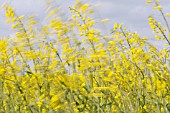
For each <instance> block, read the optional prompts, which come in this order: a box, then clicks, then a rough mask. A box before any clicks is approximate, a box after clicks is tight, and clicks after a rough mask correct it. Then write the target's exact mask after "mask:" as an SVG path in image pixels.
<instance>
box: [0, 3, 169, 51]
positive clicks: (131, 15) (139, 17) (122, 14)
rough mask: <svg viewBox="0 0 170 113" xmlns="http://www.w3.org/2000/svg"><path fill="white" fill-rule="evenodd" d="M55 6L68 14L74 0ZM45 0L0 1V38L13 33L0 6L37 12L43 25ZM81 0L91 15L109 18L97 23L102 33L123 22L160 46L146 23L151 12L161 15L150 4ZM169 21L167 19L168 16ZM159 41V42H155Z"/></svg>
mask: <svg viewBox="0 0 170 113" xmlns="http://www.w3.org/2000/svg"><path fill="white" fill-rule="evenodd" d="M53 1H54V4H55V5H56V6H60V7H61V8H62V10H63V11H64V12H65V14H66V15H68V17H69V15H70V12H69V9H68V7H69V6H73V4H74V2H75V0H53ZM49 2H50V1H49V0H0V37H7V36H12V35H14V31H13V30H12V29H11V27H10V25H7V24H6V22H5V11H4V10H3V8H2V5H3V4H4V3H8V4H9V5H11V6H12V7H13V8H14V9H15V12H16V13H17V14H18V15H25V16H31V15H37V19H38V22H39V23H41V24H44V23H45V22H46V21H45V16H46V12H45V11H46V8H47V4H48V3H49ZM82 2H84V3H89V4H91V5H94V9H95V14H94V18H95V19H98V20H102V19H105V18H109V19H110V21H109V22H108V23H107V24H106V25H104V26H101V29H103V31H104V32H106V31H110V29H111V28H112V27H113V24H114V23H124V26H125V27H126V28H127V29H128V30H129V31H131V32H138V33H139V34H140V35H141V36H147V38H148V39H149V40H150V41H151V42H152V43H153V44H154V45H156V46H157V47H160V48H162V47H163V46H162V44H163V43H164V42H161V43H162V44H160V43H158V42H157V41H155V39H153V37H154V35H153V32H152V30H151V28H150V26H149V24H148V16H149V15H152V16H154V17H156V18H157V20H159V21H162V22H163V19H162V16H161V14H160V13H159V12H158V11H154V10H153V6H152V5H146V1H145V0H82ZM160 4H161V5H162V7H163V11H164V13H168V12H170V9H169V7H170V1H169V0H161V2H160ZM168 21H170V18H169V19H168ZM159 42H160V41H159Z"/></svg>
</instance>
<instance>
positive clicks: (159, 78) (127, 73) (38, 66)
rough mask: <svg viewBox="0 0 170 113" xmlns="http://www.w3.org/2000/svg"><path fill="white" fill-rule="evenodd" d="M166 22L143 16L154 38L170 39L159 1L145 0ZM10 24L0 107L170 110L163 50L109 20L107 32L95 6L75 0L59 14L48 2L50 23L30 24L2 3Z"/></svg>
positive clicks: (20, 111)
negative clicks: (66, 13)
mask: <svg viewBox="0 0 170 113" xmlns="http://www.w3.org/2000/svg"><path fill="white" fill-rule="evenodd" d="M147 3H148V4H150V5H153V6H154V9H155V10H157V11H158V12H159V13H160V14H161V15H162V18H163V20H164V21H163V23H165V26H163V25H161V22H158V21H157V20H156V19H155V18H154V17H152V16H149V18H148V23H149V24H150V26H151V28H152V30H153V32H154V33H155V38H156V40H160V41H161V40H166V42H167V44H166V45H170V27H169V25H168V20H167V16H169V14H167V15H166V14H164V13H163V10H162V7H161V6H160V5H159V1H158V0H153V1H150V0H149V1H147ZM4 9H5V11H6V21H7V22H8V23H9V24H11V25H12V28H13V29H14V30H15V31H16V35H15V36H13V37H10V38H9V37H7V38H4V39H0V113H169V112H170V66H169V65H170V62H169V50H168V49H166V45H165V47H164V49H162V50H160V49H157V47H154V46H153V45H152V44H150V43H149V42H148V40H147V37H140V35H139V34H138V33H136V32H135V33H133V32H129V31H128V30H126V28H125V27H123V25H122V24H118V23H115V24H114V25H113V29H112V30H111V33H110V35H103V33H102V31H100V30H99V29H96V27H95V25H96V24H98V23H102V22H105V21H106V20H102V21H97V20H95V19H93V18H91V15H92V14H93V13H95V12H94V10H93V7H92V6H91V5H89V4H85V3H82V2H80V1H77V2H75V6H73V7H69V10H70V12H71V14H72V17H71V18H69V19H65V18H63V17H62V15H60V13H59V8H57V7H55V8H54V7H49V9H48V12H49V15H48V16H47V20H49V24H47V25H42V26H41V27H36V24H37V22H36V21H35V19H34V17H33V16H30V17H29V18H24V16H19V15H17V14H16V13H15V11H14V9H13V8H12V7H11V6H9V5H7V4H5V5H4Z"/></svg>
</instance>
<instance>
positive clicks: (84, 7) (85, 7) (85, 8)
mask: <svg viewBox="0 0 170 113" xmlns="http://www.w3.org/2000/svg"><path fill="white" fill-rule="evenodd" d="M88 8H89V4H83V6H82V7H81V10H82V12H83V13H84V12H85V11H86V10H87V9H88Z"/></svg>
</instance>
